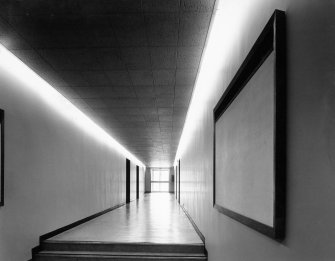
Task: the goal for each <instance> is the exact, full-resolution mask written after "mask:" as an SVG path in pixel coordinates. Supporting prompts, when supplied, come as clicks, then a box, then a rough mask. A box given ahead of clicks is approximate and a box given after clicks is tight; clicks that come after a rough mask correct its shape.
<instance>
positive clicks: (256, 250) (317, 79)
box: [180, 0, 335, 261]
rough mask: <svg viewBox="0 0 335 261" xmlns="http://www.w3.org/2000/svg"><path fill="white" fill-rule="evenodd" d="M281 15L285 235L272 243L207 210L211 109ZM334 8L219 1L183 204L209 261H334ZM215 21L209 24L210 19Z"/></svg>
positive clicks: (313, 2) (185, 155)
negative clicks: (284, 93)
mask: <svg viewBox="0 0 335 261" xmlns="http://www.w3.org/2000/svg"><path fill="white" fill-rule="evenodd" d="M276 8H277V9H281V10H284V11H286V15H287V47H288V50H287V51H288V66H287V74H288V85H287V87H288V130H287V131H288V143H287V156H288V169H287V178H288V180H287V199H288V202H287V236H286V239H285V240H284V241H283V242H282V243H278V242H276V241H274V240H272V239H270V238H268V237H266V236H264V235H263V234H260V233H258V232H256V231H254V230H252V229H251V228H249V227H246V226H244V225H242V224H241V223H238V222H236V221H234V220H232V219H230V218H228V217H227V216H225V215H223V214H220V213H219V212H218V211H216V210H215V209H213V205H212V203H213V202H212V198H213V188H212V187H213V164H212V163H213V136H212V135H213V118H212V113H213V108H214V106H215V104H216V103H217V101H218V99H219V98H220V97H221V95H222V93H223V92H224V90H225V88H226V87H227V85H228V84H229V82H230V81H231V79H232V77H233V76H234V74H235V73H236V71H237V69H238V68H239V66H240V64H241V63H242V62H243V60H244V58H245V57H246V55H247V53H248V52H249V50H250V48H251V47H252V45H253V43H254V42H255V40H256V39H257V37H258V35H259V34H260V32H261V30H262V29H263V27H264V25H265V24H266V22H267V21H268V19H269V18H270V16H271V15H272V13H273V11H274V9H276ZM334 13H335V2H334V1H319V0H285V1H277V0H253V1H244V0H222V1H219V0H218V5H217V9H216V12H215V14H214V16H216V19H217V21H219V23H218V24H217V25H216V26H215V27H214V24H212V30H213V31H215V34H216V37H215V39H216V44H213V46H215V45H216V46H217V49H216V55H215V59H213V60H212V67H211V68H210V70H211V71H210V73H209V76H210V77H208V81H207V82H205V83H204V84H203V85H204V86H203V90H205V91H203V92H201V95H202V97H197V98H196V97H193V99H195V98H196V100H197V117H196V118H193V119H192V122H193V124H194V126H193V127H194V128H193V130H192V132H190V133H189V135H187V137H184V143H185V147H184V149H183V150H182V152H181V154H180V158H181V191H182V192H181V204H184V205H185V207H186V209H187V210H188V212H189V213H190V215H191V216H192V218H193V219H194V221H195V222H196V224H197V225H198V227H199V228H200V230H201V231H202V233H203V234H204V235H205V237H206V247H207V250H208V251H209V260H210V261H214V260H217V261H222V260H224V261H226V260H227V261H235V260H243V261H244V260H246V261H252V260H255V261H256V260H257V261H259V260H271V261H273V260H285V261H290V260H292V261H293V260H295V261H296V260H302V261H308V260H335V248H334V240H333V238H334V237H335V225H334V224H335V223H334V216H335V204H334V198H335V175H334V167H335V156H334V155H335V102H334V101H335V86H334V84H335V77H334V75H335V74H334V68H335V67H334V65H335V55H334V46H335V27H334V24H335V15H334ZM213 21H214V20H213Z"/></svg>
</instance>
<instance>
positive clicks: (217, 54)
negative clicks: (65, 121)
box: [174, 1, 252, 166]
mask: <svg viewBox="0 0 335 261" xmlns="http://www.w3.org/2000/svg"><path fill="white" fill-rule="evenodd" d="M251 2H252V1H250V3H248V2H246V3H245V7H244V8H241V7H240V3H239V1H217V3H218V4H217V5H216V7H215V10H214V11H213V15H212V21H211V25H210V28H209V32H208V36H207V40H206V45H205V48H204V52H203V55H202V58H201V63H200V66H199V71H198V75H197V78H196V82H195V85H194V90H193V93H192V98H191V102H190V106H189V108H188V111H187V115H186V120H185V124H184V127H183V131H182V134H181V137H180V141H179V144H178V149H177V153H176V156H175V160H174V166H177V164H178V160H179V159H180V158H181V157H182V155H183V153H184V151H185V150H186V148H187V147H188V145H189V143H190V142H191V140H192V139H193V138H194V135H195V131H196V130H197V129H198V128H199V126H201V125H203V124H208V122H200V121H201V120H202V119H203V117H202V115H203V114H204V113H206V110H208V108H211V110H213V107H211V106H213V104H212V103H211V102H210V99H211V95H212V93H213V91H214V88H215V87H216V86H217V83H218V82H221V84H222V78H220V77H222V74H223V72H225V73H227V71H228V70H231V69H232V68H231V66H227V65H225V62H226V61H231V60H232V59H231V58H232V57H231V56H232V54H233V53H236V52H233V51H232V50H234V49H235V50H236V48H240V46H239V43H237V42H235V41H236V39H239V37H237V36H238V35H237V34H239V33H241V32H243V30H242V29H243V28H242V26H243V24H244V23H245V21H246V19H248V18H249V15H250V14H249V13H248V12H249V10H251V9H249V7H250V8H251V7H252V3H251ZM232 25H234V26H232ZM221 86H222V85H221Z"/></svg>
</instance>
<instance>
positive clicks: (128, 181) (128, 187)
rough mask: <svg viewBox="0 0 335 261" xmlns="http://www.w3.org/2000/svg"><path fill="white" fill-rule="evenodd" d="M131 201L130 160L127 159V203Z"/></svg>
mask: <svg viewBox="0 0 335 261" xmlns="http://www.w3.org/2000/svg"><path fill="white" fill-rule="evenodd" d="M129 202H130V160H129V159H126V203H129Z"/></svg>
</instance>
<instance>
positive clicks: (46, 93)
mask: <svg viewBox="0 0 335 261" xmlns="http://www.w3.org/2000/svg"><path fill="white" fill-rule="evenodd" d="M0 67H1V68H2V69H3V70H5V71H7V72H8V73H9V74H12V75H13V76H14V77H15V78H16V79H18V80H20V81H22V82H23V83H24V86H25V87H27V88H29V89H30V90H31V91H33V92H35V93H36V94H37V95H39V96H40V97H41V98H42V99H43V100H44V101H45V102H46V103H47V104H48V105H50V106H51V107H53V108H54V109H55V110H56V111H57V112H59V113H60V114H62V116H64V117H65V118H67V119H69V120H70V121H71V122H73V123H75V124H76V125H78V126H79V127H80V128H81V129H82V130H84V131H86V132H87V133H88V134H90V135H91V136H93V137H94V138H95V139H97V140H98V141H100V142H102V143H103V144H106V145H109V146H110V147H111V148H113V149H115V150H116V151H118V152H119V153H121V154H122V155H124V156H125V157H126V158H128V159H130V160H131V161H132V162H134V163H135V164H137V165H139V166H141V167H145V165H144V164H143V163H142V162H141V161H140V160H138V159H137V158H136V157H135V156H134V155H133V154H131V153H130V152H129V151H128V150H126V149H125V148H124V147H123V146H122V145H121V144H120V143H118V142H117V141H116V140H115V139H114V138H113V137H112V136H110V135H109V134H108V133H107V132H106V131H105V130H103V129H102V128H101V127H100V126H98V125H97V124H96V123H94V122H93V121H92V120H91V119H90V118H89V117H87V116H86V115H85V114H84V113H83V112H82V111H80V110H79V109H78V108H77V107H75V106H74V105H73V104H72V103H71V102H70V101H69V100H67V99H66V98H65V97H64V96H63V95H62V94H60V93H59V92H58V91H57V90H56V89H54V88H53V87H52V86H51V85H50V84H48V83H47V82H46V81H45V80H43V79H42V78H41V77H40V76H39V75H37V74H36V73H35V72H34V71H33V70H31V69H30V68H29V67H28V66H27V65H25V64H24V63H23V62H22V61H21V60H20V59H18V58H17V57H15V55H14V54H12V53H11V52H10V51H8V50H7V49H6V48H5V47H4V46H3V45H1V44H0Z"/></svg>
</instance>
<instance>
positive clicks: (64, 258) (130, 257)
mask: <svg viewBox="0 0 335 261" xmlns="http://www.w3.org/2000/svg"><path fill="white" fill-rule="evenodd" d="M79 260H80V261H98V260H103V261H136V260H137V261H154V260H159V261H206V260H207V257H206V256H205V255H200V254H195V255H194V254H182V255H180V254H172V253H160V254H159V253H156V254H153V253H143V252H142V253H110V252H81V251H80V252H70V251H68V252H66V251H41V252H40V253H38V254H37V255H35V256H34V258H33V261H79Z"/></svg>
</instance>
